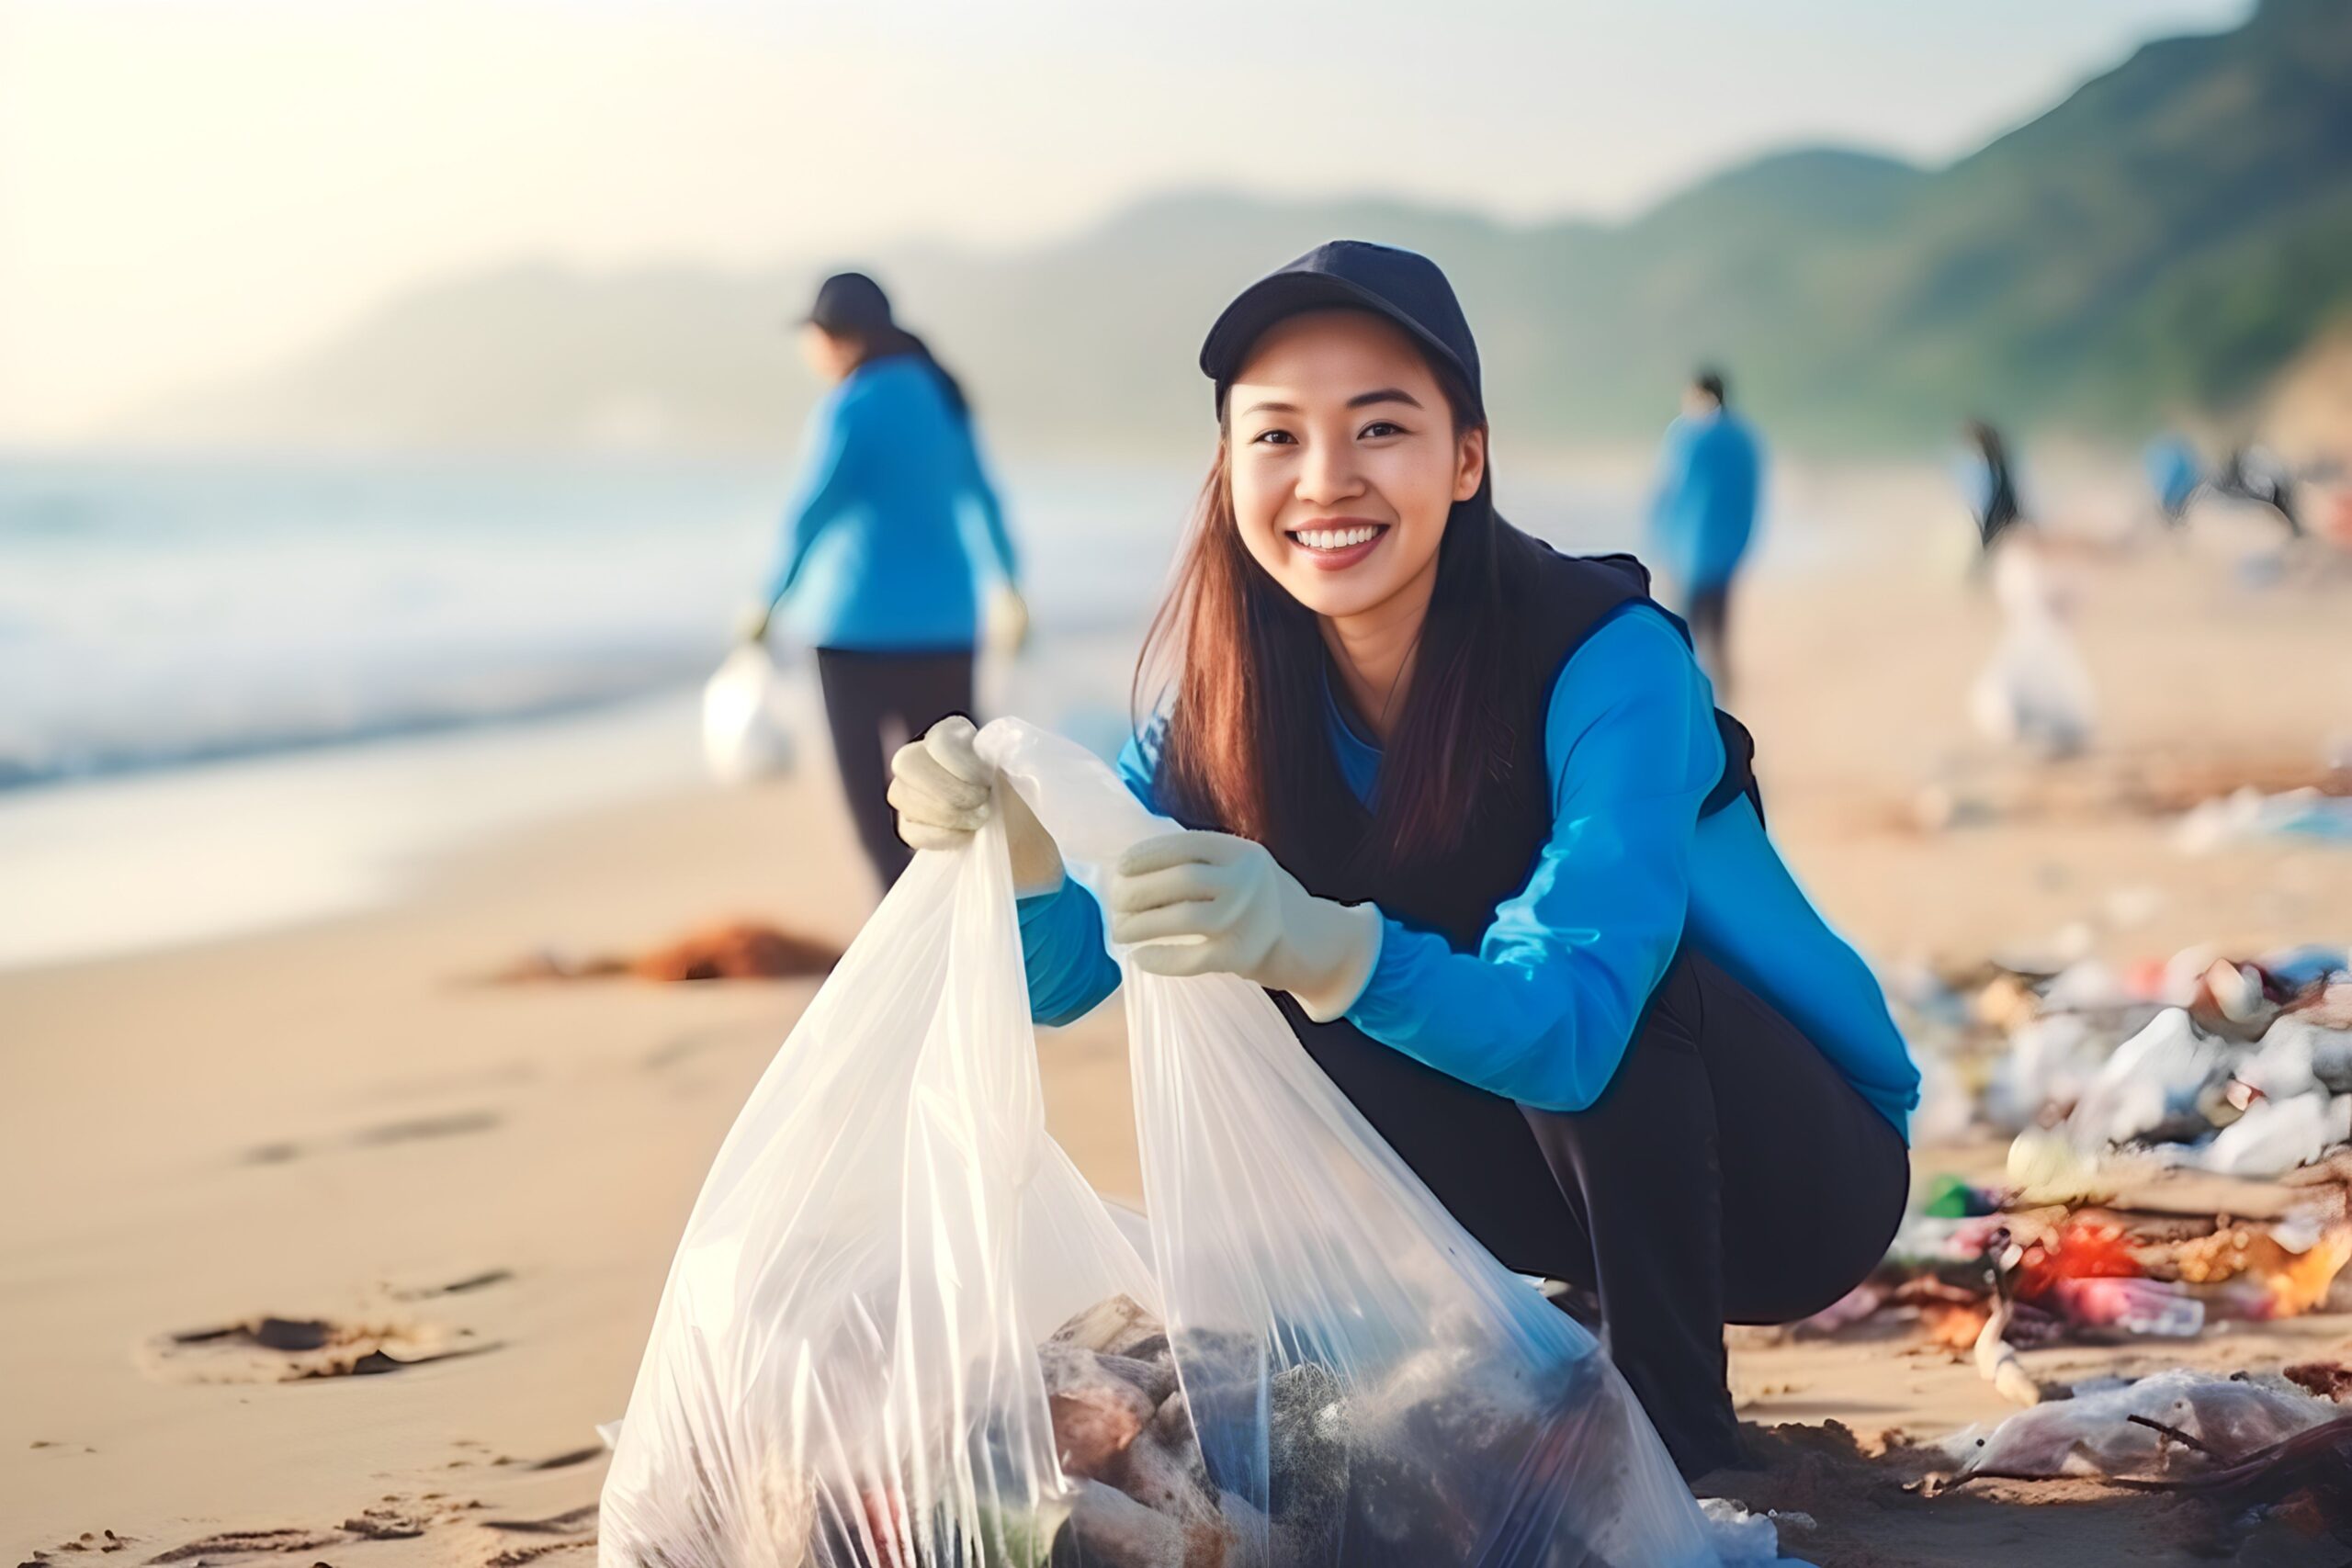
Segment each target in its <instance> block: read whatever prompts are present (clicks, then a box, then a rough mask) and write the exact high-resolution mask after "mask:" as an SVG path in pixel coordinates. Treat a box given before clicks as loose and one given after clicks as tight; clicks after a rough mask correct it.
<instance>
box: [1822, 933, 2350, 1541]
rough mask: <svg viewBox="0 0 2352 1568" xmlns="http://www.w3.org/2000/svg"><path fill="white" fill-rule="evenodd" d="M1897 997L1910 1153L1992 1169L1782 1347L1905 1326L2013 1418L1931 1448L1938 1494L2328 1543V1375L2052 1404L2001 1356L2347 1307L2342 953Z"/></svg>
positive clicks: (1971, 979)
mask: <svg viewBox="0 0 2352 1568" xmlns="http://www.w3.org/2000/svg"><path fill="white" fill-rule="evenodd" d="M1896 994H1897V999H1898V1005H1901V1006H1903V1007H1905V1009H1906V1010H1907V1011H1908V1012H1909V1013H1910V1015H1911V1016H1910V1018H1909V1020H1908V1023H1909V1025H1910V1032H1911V1034H1912V1037H1913V1039H1914V1041H1915V1043H1917V1046H1918V1048H1919V1053H1920V1055H1921V1059H1922V1068H1923V1072H1924V1073H1925V1075H1926V1077H1927V1080H1928V1082H1927V1089H1928V1095H1927V1100H1926V1103H1925V1104H1923V1106H1922V1109H1921V1113H1920V1119H1919V1133H1920V1142H1921V1143H1923V1144H1930V1145H1931V1144H1934V1143H1938V1142H1949V1141H1955V1140H1957V1139H1959V1138H1961V1137H1962V1136H1965V1135H1968V1134H1972V1133H1981V1132H1983V1131H1986V1130H1991V1131H1994V1132H1996V1133H2003V1134H2011V1135H2012V1136H2013V1142H2012V1143H2011V1145H2010V1148H2009V1155H2008V1159H2007V1168H2006V1171H2005V1172H2004V1174H2003V1177H2002V1179H1999V1180H1997V1181H1995V1182H1991V1183H1983V1184H1980V1183H1973V1182H1970V1181H1967V1180H1964V1179H1962V1178H1960V1177H1958V1176H1951V1175H1947V1176H1942V1177H1939V1178H1936V1179H1933V1180H1932V1181H1930V1182H1929V1183H1928V1184H1927V1186H1926V1187H1925V1189H1924V1190H1923V1191H1922V1193H1921V1201H1920V1202H1919V1205H1918V1208H1917V1212H1916V1213H1913V1214H1912V1215H1910V1216H1909V1217H1908V1218H1907V1219H1906V1220H1905V1223H1904V1224H1903V1227H1902V1229H1901V1230H1900V1232H1899V1233H1898V1234H1897V1235H1896V1238H1895V1241H1894V1246H1893V1247H1891V1248H1890V1249H1889V1252H1888V1255H1887V1257H1886V1258H1885V1260H1884V1261H1883V1263H1882V1264H1881V1266H1880V1268H1879V1269H1877V1270H1876V1271H1875V1272H1874V1273H1873V1275H1872V1276H1871V1279H1870V1280H1868V1281H1866V1282H1865V1283H1864V1284H1862V1285H1861V1286H1860V1287H1858V1288H1857V1289H1856V1290H1855V1291H1854V1292H1852V1293H1851V1294H1850V1295H1849V1296H1848V1297H1847V1298H1846V1299H1845V1300H1843V1301H1841V1302H1839V1303H1837V1304H1836V1305H1834V1306H1833V1307H1831V1308H1829V1309H1828V1310H1827V1311H1826V1312H1824V1313H1822V1314H1818V1315H1816V1316H1815V1318H1813V1319H1810V1320H1808V1321H1807V1322H1806V1323H1804V1324H1801V1325H1797V1326H1796V1327H1795V1329H1793V1330H1792V1332H1794V1333H1797V1334H1835V1333H1838V1332H1839V1331H1841V1330H1843V1329H1846V1328H1848V1327H1849V1326H1851V1325H1855V1324H1857V1323H1860V1322H1862V1321H1864V1320H1866V1319H1871V1318H1874V1317H1879V1316H1881V1315H1883V1314H1907V1315H1908V1317H1909V1318H1910V1319H1911V1320H1912V1321H1913V1322H1915V1323H1916V1325H1917V1328H1918V1330H1919V1332H1920V1333H1921V1334H1922V1336H1923V1337H1925V1338H1926V1339H1927V1340H1928V1342H1929V1343H1931V1344H1935V1345H1940V1346H1941V1347H1943V1348H1946V1349H1948V1350H1949V1351H1951V1353H1952V1354H1953V1355H1954V1356H1956V1357H1964V1358H1969V1359H1973V1361H1974V1363H1975V1365H1976V1367H1977V1369H1978V1370H1979V1371H1980V1372H1981V1373H1982V1374H1983V1375H1984V1376H1985V1378H1986V1379H1987V1380H1988V1381H1990V1382H1992V1383H1993V1384H1994V1385H1995V1387H1996V1388H1997V1389H1998V1390H1999V1391H2000V1393H2002V1394H2003V1395H2004V1396H2005V1397H2006V1398H2007V1399H2009V1400H2010V1401H2012V1402H2013V1403H2015V1404H2020V1405H2024V1406H2028V1407H2029V1408H2026V1409H2023V1410H2021V1411H2019V1412H2018V1413H2016V1414H2014V1415H2012V1416H2008V1417H2007V1418H2006V1419H2004V1420H2001V1421H1998V1422H1994V1423H1987V1424H1985V1425H1982V1426H1978V1427H1971V1428H1969V1429H1967V1430H1965V1431H1962V1432H1961V1433H1959V1434H1957V1435H1955V1436H1954V1437H1952V1438H1950V1439H1949V1440H1948V1441H1947V1442H1946V1443H1945V1444H1944V1445H1942V1449H1943V1457H1944V1460H1945V1461H1946V1462H1947V1463H1948V1464H1949V1465H1950V1466H1951V1474H1952V1476H1953V1479H1952V1480H1951V1481H1950V1482H1948V1483H1946V1484H1947V1486H1949V1485H1952V1484H1964V1483H1969V1482H1972V1481H1974V1480H1977V1479H1980V1478H1983V1479H1988V1480H1989V1479H1996V1478H1997V1479H2006V1480H2010V1481H2022V1480H2051V1481H2054V1480H2059V1479H2063V1478H2074V1477H2086V1478H2098V1479H2103V1480H2109V1481H2121V1482H2129V1483H2134V1484H2146V1485H2158V1486H2163V1487H2165V1488H2168V1489H2171V1488H2177V1489H2178V1490H2181V1491H2183V1492H2192V1493H2197V1494H2199V1495H2209V1496H2211V1498H2213V1499H2215V1500H2216V1501H2217V1502H2219V1503H2221V1504H2222V1505H2223V1506H2224V1508H2225V1511H2233V1512H2232V1517H2238V1516H2246V1517H2251V1514H2249V1512H2248V1511H2249V1510H2251V1511H2252V1514H2260V1513H2262V1512H2263V1511H2264V1510H2276V1509H2286V1510H2289V1511H2290V1513H2293V1512H2295V1511H2297V1510H2301V1511H2303V1512H2305V1513H2308V1514H2309V1515H2310V1517H2312V1518H2313V1519H2315V1520H2318V1521H2321V1523H2322V1525H2323V1526H2324V1528H2334V1529H2352V1524H2347V1523H2346V1521H2347V1520H2352V1406H2346V1405H2343V1404H2338V1403H2337V1399H2338V1398H2339V1397H2340V1396H2346V1395H2352V1371H2347V1370H2346V1369H2345V1368H2343V1367H2341V1366H2338V1365H2336V1364H2335V1363H2332V1362H2316V1363H2312V1364H2308V1365H2304V1366H2298V1367H2292V1368H2290V1369H2288V1370H2287V1371H2286V1372H2285V1373H2284V1374H2264V1375H2248V1374H2246V1373H2239V1374H2236V1375H2227V1374H2222V1373H2215V1372H2210V1371H2191V1370H2188V1369H2176V1370H2173V1371H2162V1372H2158V1373H2156V1374H2154V1375H2153V1376H2148V1377H2143V1378H2140V1379H2138V1380H2137V1381H2126V1380H2123V1379H2120V1378H2107V1379H2100V1380H2097V1381H2095V1382H2084V1383H2075V1384H2073V1385H2071V1386H2058V1385H2052V1384H2047V1383H2043V1382H2039V1381H2037V1380H2036V1379H2035V1378H2034V1377H2033V1376H2032V1375H2031V1374H2030V1371H2028V1369H2027V1367H2026V1365H2025V1363H2024V1361H2023V1360H2022V1359H2020V1357H2019V1354H2018V1352H2019V1351H2020V1350H2021V1349H2022V1350H2030V1349H2033V1348H2039V1347H2043V1346H2048V1345H2052V1344H2056V1343H2061V1342H2068V1343H2076V1344H2082V1343H2118V1342H2125V1341H2133V1340H2147V1339H2153V1340H2157V1341H2162V1340H2166V1339H2173V1340H2178V1339H2187V1338H2190V1337H2198V1336H2200V1335H2204V1334H2208V1333H2211V1332H2215V1331H2217V1330H2218V1329H2219V1328H2220V1326H2221V1325H2223V1324H2225V1323H2227V1322H2230V1321H2238V1322H2264V1321H2270V1320H2275V1319H2279V1318H2287V1317H2294V1316H2298V1315H2301V1314H2305V1313H2311V1312H2314V1311H2319V1310H2324V1309H2325V1308H2327V1307H2328V1306H2329V1305H2330V1304H2331V1303H2330V1297H2331V1293H2332V1292H2334V1293H2335V1303H2334V1304H2335V1305H2336V1306H2337V1307H2338V1308H2341V1307H2342V1306H2344V1305H2345V1304H2346V1303H2347V1302H2348V1301H2352V1296H2347V1294H2346V1291H2345V1287H2346V1286H2352V1275H2347V1273H2346V1265H2347V1264H2348V1263H2352V1198H2348V1197H2347V1188H2348V1187H2352V1150H2347V1149H2346V1143H2347V1138H2352V953H2346V951H2345V950H2343V949H2340V948H2323V947H2303V948H2297V949H2294V950H2292V951H2290V952H2285V953H2271V954H2267V955H2265V956H2262V957H2260V958H2258V959H2254V960H2242V959H2233V958H2228V957H2223V956H2222V955H2220V954H2217V953H2212V952H2210V951H2192V952H2189V953H2182V954H2179V955H2177V956H2176V957H2175V958H2173V959H2171V960H2169V961H2165V962H2161V963H2152V964H2141V965H2137V966H2133V967H2131V968H2128V969H2124V970H2116V969H2111V968H2109V967H2108V966H2106V965H2104V964H2099V963H2098V962H2097V961H2095V960H2088V959H2086V960H2083V961H2081V962H2077V963H2075V964H2070V965H2065V966H2063V967H2052V968H2044V969H2039V970H2037V969H2036V968H2034V967H2033V966H2031V965H2028V964H1986V965H1984V966H1983V967H1981V968H1980V969H1978V970H1977V971H1974V972H1973V973H1970V974H1966V975H1953V976H1909V977H1907V978H1906V979H1905V980H1904V981H1902V982H1900V983H1899V984H1898V986H1897V987H1896ZM2347 1539H2352V1538H2347Z"/></svg>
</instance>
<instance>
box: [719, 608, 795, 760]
mask: <svg viewBox="0 0 2352 1568" xmlns="http://www.w3.org/2000/svg"><path fill="white" fill-rule="evenodd" d="M702 754H703V761H705V762H706V763H707V765H708V766H709V768H710V772H711V774H712V776H713V777H715V778H716V779H718V782H719V783H720V784H730V785H731V784H749V783H751V782H752V780H754V779H763V778H769V777H773V776H774V775H775V774H778V773H786V772H789V771H790V769H791V767H792V728H791V726H790V725H789V724H788V723H787V722H786V718H785V684H784V677H783V676H782V674H780V673H779V672H778V671H777V670H776V667H775V660H773V659H771V658H770V657H769V656H768V650H767V649H765V648H764V647H763V646H762V645H760V644H758V643H754V642H747V643H745V644H743V645H742V646H741V647H740V648H738V649H736V650H735V651H734V652H732V653H730V654H729V655H728V656H727V662H725V663H724V664H721V665H720V666H719V667H718V673H717V674H715V675H713V676H712V677H711V678H710V679H709V680H708V681H707V682H704V684H703V688H702Z"/></svg>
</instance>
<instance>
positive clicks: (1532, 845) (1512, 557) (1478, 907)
mask: <svg viewBox="0 0 2352 1568" xmlns="http://www.w3.org/2000/svg"><path fill="white" fill-rule="evenodd" d="M1494 526H1495V528H1496V530H1497V532H1498V538H1497V541H1496V544H1497V548H1498V552H1499V553H1500V556H1501V560H1500V562H1499V563H1498V564H1499V566H1500V568H1501V570H1502V574H1503V581H1504V583H1505V594H1506V599H1507V603H1508V604H1509V611H1508V614H1509V619H1510V636H1511V637H1514V638H1515V639H1516V641H1517V643H1518V649H1517V651H1516V653H1515V655H1514V657H1515V658H1516V660H1518V662H1519V667H1520V668H1521V669H1522V670H1526V671H1533V672H1534V673H1535V675H1536V679H1534V680H1532V681H1530V682H1525V684H1524V686H1523V688H1522V690H1521V695H1520V697H1519V699H1518V700H1519V702H1520V703H1521V705H1523V708H1524V711H1523V712H1521V713H1519V714H1516V715H1513V716H1512V722H1511V726H1510V730H1511V737H1512V739H1511V754H1510V757H1509V759H1508V760H1507V762H1506V764H1505V766H1504V768H1503V769H1502V772H1501V775H1500V777H1499V779H1498V781H1497V782H1496V784H1493V785H1492V786H1491V787H1489V788H1487V789H1486V790H1484V791H1482V792H1481V802H1480V806H1479V808H1478V811H1477V815H1476V817H1475V818H1473V819H1472V821H1471V822H1470V823H1469V824H1468V826H1467V829H1466V830H1465V832H1464V837H1463V840H1462V841H1461V842H1460V843H1459V844H1458V845H1457V846H1456V847H1455V848H1454V850H1453V852H1450V853H1449V854H1447V855H1446V857H1445V859H1444V861H1443V863H1442V864H1439V865H1434V866H1428V867H1422V868H1418V869H1402V870H1398V869H1379V866H1380V864H1381V862H1382V860H1383V857H1382V856H1380V855H1378V854H1376V853H1375V854H1371V855H1364V854H1360V853H1356V852H1354V851H1355V850H1356V849H1357V848H1358V847H1359V846H1362V845H1363V841H1364V840H1365V839H1366V838H1367V837H1368V835H1369V834H1370V833H1371V831H1372V826H1373V818H1372V813H1371V812H1370V811H1368V810H1367V809H1366V808H1365V807H1363V804H1362V803H1361V802H1359V801H1358V800H1357V799H1356V798H1355V796H1354V795H1353V794H1351V793H1350V792H1349V791H1348V790H1347V789H1346V787H1345V785H1344V784H1338V786H1337V792H1336V793H1337V798H1334V799H1332V800H1329V801H1325V802H1318V803H1317V807H1318V809H1317V815H1318V817H1319V818H1322V820H1321V821H1320V822H1318V827H1319V828H1322V829H1325V831H1322V832H1318V833H1317V839H1318V840H1319V843H1318V844H1317V846H1316V847H1315V848H1313V849H1307V850H1304V851H1302V852H1300V853H1298V854H1297V855H1296V856H1295V857H1294V858H1295V859H1296V861H1297V862H1298V863H1295V864H1290V863H1286V869H1288V870H1289V871H1290V872H1291V874H1293V875H1295V876H1296V877H1297V878H1298V879H1299V881H1300V883H1301V884H1302V885H1303V886H1305V887H1306V890H1307V891H1308V892H1310V893H1312V894H1315V895H1316V896H1317V897H1323V898H1332V899H1336V900H1338V901H1339V902H1340V903H1343V904H1357V903H1362V902H1363V901H1364V900H1366V899H1370V900H1372V901H1374V902H1375V903H1377V904H1378V905H1379V906H1380V907H1381V908H1382V909H1383V910H1384V911H1385V912H1386V913H1387V914H1389V915H1392V916H1394V917H1396V918H1397V919H1400V920H1402V921H1404V922H1405V923H1406V924H1407V925H1408V926H1411V927H1413V928H1415V929H1416V930H1419V931H1434V932H1436V933H1438V934H1440V935H1442V936H1443V937H1444V938H1445V939H1446V940H1447V941H1448V942H1451V943H1453V947H1454V949H1455V950H1456V951H1457V952H1462V953H1475V952H1476V951H1477V949H1478V940H1479V938H1480V936H1481V935H1482V934H1483V933H1484V932H1485V931H1486V929H1487V926H1488V924H1490V923H1491V922H1492V921H1493V919H1494V915H1495V909H1496V908H1497V907H1498V905H1500V904H1502V903H1503V902H1505V901H1506V900H1507V899H1509V898H1510V897H1513V896H1514V895H1516V894H1518V893H1519V892H1520V891H1521V889H1522V888H1524V887H1525V886H1527V881H1528V878H1529V877H1530V876H1531V875H1532V874H1533V873H1534V870H1535V863H1536V859H1537V857H1538V855H1540V854H1541V853H1542V852H1543V848H1544V842H1545V840H1548V839H1549V838H1550V837H1551V835H1552V787H1551V785H1552V781H1551V772H1550V769H1549V767H1548V765H1547V762H1546V759H1545V756H1544V718H1545V716H1546V713H1547V711H1548V709H1549V708H1550V705H1551V699H1552V692H1553V688H1554V687H1555V685H1557V684H1558V681H1559V676H1560V671H1562V670H1563V669H1564V668H1566V665H1567V662H1568V660H1570V659H1571V658H1573V657H1574V656H1575V654H1576V651H1577V649H1579V648H1582V647H1583V646H1584V643H1585V639H1586V638H1587V637H1590V636H1591V635H1592V634H1593V632H1594V631H1595V630H1596V629H1598V628H1599V627H1600V624H1601V623H1602V622H1603V621H1605V620H1607V619H1608V618H1609V617H1610V616H1611V615H1614V614H1615V613H1616V612H1617V611H1618V610H1620V609H1622V608H1623V607H1624V606H1625V605H1627V604H1648V605H1650V606H1651V608H1652V609H1653V610H1655V611H1656V613H1657V614H1658V615H1662V616H1664V618H1665V619H1666V620H1667V621H1668V623H1670V624H1671V625H1672V626H1673V627H1674V629H1675V630H1676V632H1678V633H1679V635H1680V636H1681V637H1682V640H1683V642H1684V643H1685V644H1686V645H1687V644H1689V643H1690V641H1691V632H1690V628H1689V627H1687V626H1684V625H1683V623H1682V621H1681V619H1680V618H1679V616H1676V615H1672V614H1671V613H1669V612H1668V611H1667V610H1665V609H1664V608H1663V607H1661V606H1659V605H1657V603H1656V602H1655V601H1654V600H1652V599H1651V598H1650V596H1649V586H1650V576H1649V572H1648V570H1646V569H1645V568H1644V567H1643V565H1642V563H1641V562H1640V561H1638V560H1636V559H1634V558H1633V557H1632V556H1628V555H1610V556H1564V555H1562V554H1560V553H1559V552H1558V551H1556V550H1555V549H1553V548H1552V547H1550V546H1549V545H1546V544H1544V542H1543V541H1542V540H1540V539H1535V538H1532V537H1531V536H1528V535H1525V534H1522V533H1521V532H1520V531H1519V530H1518V529H1516V528H1513V527H1511V526H1510V525H1509V524H1507V523H1503V522H1502V521H1500V520H1499V519H1498V520H1497V521H1496V523H1495V525H1494ZM1715 728H1716V730H1717V732H1718V733H1719V734H1720V735H1721V736H1722V738H1723V743H1724V770H1723V773H1722V774H1721V776H1720V777H1718V778H1717V780H1716V781H1715V785H1714V788H1713V790H1712V791H1711V792H1710V793H1709V794H1708V795H1707V798H1706V800H1705V802H1704V804H1703V805H1702V807H1700V815H1701V816H1702V817H1706V816H1712V815H1713V814H1714V813H1715V812H1718V811H1720V810H1722V809H1723V808H1724V807H1726V806H1728V805H1730V804H1731V803H1732V801H1734V800H1736V799H1737V798H1738V797H1739V796H1741V795H1747V797H1748V798H1749V799H1750V800H1751V801H1757V800H1758V797H1757V793H1756V775H1755V773H1754V771H1753V762H1754V759H1755V751H1756V748H1755V743H1754V742H1753V741H1752V740H1751V739H1749V737H1748V733H1747V729H1746V728H1744V727H1742V726H1741V724H1740V723H1739V721H1738V720H1737V719H1736V718H1733V717H1732V716H1730V715H1729V714H1727V713H1724V712H1723V711H1722V710H1721V709H1720V708H1719V709H1717V710H1716V712H1715ZM1333 777H1334V780H1335V782H1336V778H1337V775H1336V771H1335V773H1334V774H1333ZM1761 810H1762V806H1761V803H1760V801H1758V813H1759V815H1760V814H1761Z"/></svg>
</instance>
